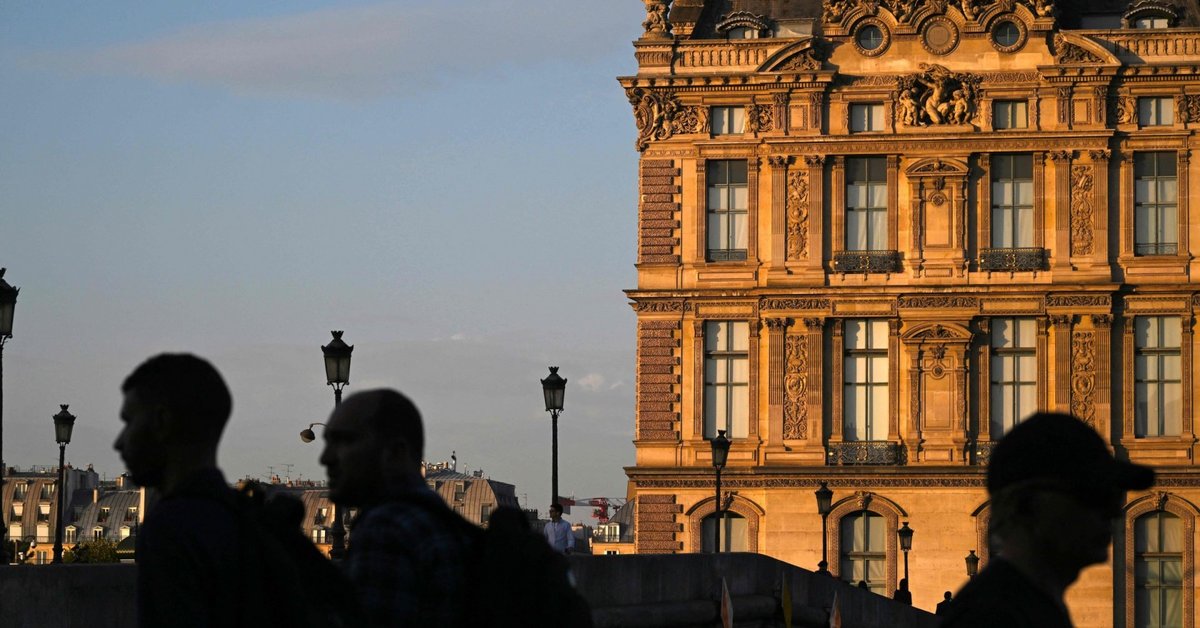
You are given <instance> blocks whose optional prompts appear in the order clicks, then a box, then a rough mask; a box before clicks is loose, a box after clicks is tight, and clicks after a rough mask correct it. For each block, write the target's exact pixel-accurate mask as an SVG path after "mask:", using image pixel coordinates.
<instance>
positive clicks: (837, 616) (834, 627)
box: [829, 591, 842, 628]
mask: <svg viewBox="0 0 1200 628" xmlns="http://www.w3.org/2000/svg"><path fill="white" fill-rule="evenodd" d="M829 628H842V611H841V609H839V608H838V601H837V591H834V592H833V606H832V607H830V609H829Z"/></svg>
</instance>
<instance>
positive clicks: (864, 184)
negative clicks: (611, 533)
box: [620, 0, 1200, 626]
mask: <svg viewBox="0 0 1200 628" xmlns="http://www.w3.org/2000/svg"><path fill="white" fill-rule="evenodd" d="M644 2H645V4H646V8H647V18H646V21H645V22H644V24H643V26H644V28H645V33H644V34H643V35H642V37H641V38H640V39H638V41H636V42H635V43H634V48H635V56H636V59H637V63H638V69H637V74H636V76H630V77H625V78H622V79H620V81H621V85H622V87H623V88H624V89H625V91H626V94H627V95H628V97H629V100H630V103H631V105H632V107H633V113H634V117H635V121H636V124H637V137H636V140H635V147H636V149H637V151H638V152H639V153H640V162H639V166H638V172H639V207H638V216H639V220H638V258H637V269H638V285H637V288H636V289H635V290H630V291H629V292H628V295H629V297H630V298H631V299H632V301H633V306H634V308H635V310H636V312H637V319H638V324H637V377H638V379H637V387H638V394H637V399H638V402H637V417H636V448H637V458H636V465H635V466H633V467H630V468H628V469H627V471H628V475H629V479H630V486H631V489H630V491H631V495H632V496H633V497H635V498H636V526H637V537H636V547H637V551H639V552H695V551H702V550H706V549H711V547H712V543H713V541H712V527H713V525H714V523H715V522H714V519H713V514H714V512H715V510H716V508H715V506H716V501H717V498H716V497H715V496H714V488H713V486H714V483H713V479H714V478H713V469H712V466H711V449H710V445H709V439H710V438H712V437H713V436H715V434H716V431H717V430H726V431H727V433H728V434H729V436H730V437H731V438H732V441H733V445H732V449H731V451H730V453H729V462H728V465H727V466H726V468H725V469H724V472H723V481H724V482H723V486H724V488H725V489H726V492H724V493H723V495H722V496H721V501H722V502H724V503H725V504H726V505H727V511H728V513H729V515H728V517H727V518H726V520H725V522H724V524H723V525H722V526H721V527H722V529H723V530H724V532H723V542H722V545H723V546H725V547H726V548H731V549H742V550H748V551H757V552H761V553H766V554H770V555H772V556H775V557H777V558H780V559H783V560H786V561H789V562H792V563H795V564H798V565H801V566H805V567H809V568H816V566H817V563H818V561H820V560H821V556H822V554H821V553H822V519H821V516H820V515H819V514H818V511H817V505H816V500H815V498H814V495H813V492H814V490H815V489H816V488H817V487H818V486H819V484H820V483H821V482H826V483H827V484H828V486H829V487H830V488H831V489H832V490H833V492H834V498H833V507H832V512H830V513H829V515H828V526H827V530H826V532H825V538H824V540H825V542H826V545H827V546H828V562H829V567H830V570H831V571H833V572H834V574H835V575H837V576H838V577H841V578H843V579H852V580H855V581H857V580H860V579H861V580H866V581H867V582H868V585H869V586H870V587H871V588H872V589H874V590H876V591H878V592H881V593H886V594H889V595H890V594H891V592H892V590H894V589H895V588H896V587H897V582H898V580H899V579H900V578H902V577H903V575H904V563H905V560H904V556H903V555H902V553H901V551H900V549H899V544H898V539H897V535H896V530H897V529H898V528H899V527H900V526H901V525H902V522H905V521H907V522H909V525H910V526H911V528H912V529H913V530H915V537H914V541H913V546H912V551H911V552H910V553H909V555H908V559H909V569H910V570H911V582H912V589H913V592H914V593H913V595H914V599H915V601H916V603H917V604H918V605H919V606H921V607H924V608H927V609H932V608H933V607H934V605H935V604H936V602H937V601H939V600H940V599H941V597H942V592H943V591H946V590H951V591H953V590H956V589H957V588H958V587H960V586H961V585H962V584H963V582H964V581H965V579H966V573H965V567H964V558H965V557H966V556H967V555H968V553H969V552H975V553H976V554H977V555H978V556H979V557H981V558H982V559H983V561H984V562H986V561H987V558H988V548H987V542H986V536H987V534H986V531H987V524H988V512H989V510H988V501H987V494H986V491H985V490H984V486H983V479H984V468H985V465H986V463H987V459H988V455H989V453H990V451H991V446H992V443H993V442H994V441H995V440H997V439H998V438H999V437H1000V436H1001V435H1002V434H1003V432H1004V431H1005V430H1006V429H1007V428H1009V427H1011V426H1012V425H1013V424H1014V423H1015V422H1017V421H1019V420H1020V419H1021V418H1022V417H1024V416H1027V415H1028V414H1029V413H1031V412H1033V411H1035V410H1037V409H1054V410H1061V411H1070V412H1073V413H1075V414H1077V415H1078V416H1080V417H1082V418H1084V419H1085V420H1086V421H1088V422H1089V423H1090V424H1091V425H1093V426H1095V428H1096V430H1097V431H1098V432H1099V433H1100V434H1101V435H1102V436H1103V437H1104V438H1105V440H1106V441H1107V442H1109V443H1110V444H1111V445H1112V447H1113V448H1114V450H1115V451H1116V453H1117V455H1118V456H1121V457H1126V458H1129V459H1132V460H1136V461H1139V462H1143V463H1146V464H1150V465H1154V466H1155V467H1156V468H1157V469H1158V471H1159V480H1158V483H1157V485H1156V486H1155V487H1153V488H1152V489H1151V490H1150V491H1147V492H1144V493H1136V494H1131V495H1129V498H1128V504H1127V507H1126V513H1125V516H1124V518H1123V520H1121V521H1119V522H1118V524H1117V534H1116V541H1115V544H1114V549H1113V554H1114V558H1113V560H1112V561H1111V562H1110V563H1109V564H1108V565H1105V566H1102V567H1096V568H1092V569H1089V570H1087V571H1085V572H1084V574H1083V577H1082V578H1081V580H1080V582H1078V583H1077V584H1076V586H1075V587H1074V588H1073V589H1072V591H1071V594H1070V597H1069V602H1070V604H1071V607H1072V613H1073V616H1074V618H1075V620H1076V622H1077V623H1078V624H1079V625H1081V626H1110V625H1118V626H1134V625H1179V626H1194V625H1195V624H1196V617H1197V608H1196V600H1195V598H1196V594H1195V590H1196V581H1195V576H1194V572H1195V565H1196V541H1197V532H1196V520H1197V517H1200V509H1198V507H1197V506H1198V505H1200V467H1197V466H1196V456H1197V453H1200V446H1198V444H1197V438H1196V434H1197V428H1196V425H1195V417H1196V410H1195V404H1194V403H1193V399H1194V398H1195V395H1196V394H1197V392H1200V387H1198V385H1197V384H1198V383H1200V378H1198V376H1197V375H1195V374H1194V368H1193V355H1194V354H1195V351H1194V349H1195V348H1196V345H1197V338H1196V335H1195V334H1194V333H1193V324H1194V320H1195V311H1196V309H1197V308H1200V283H1196V278H1197V273H1198V272H1200V259H1197V256H1196V253H1197V252H1200V207H1198V219H1197V221H1196V222H1195V223H1193V222H1192V221H1191V211H1190V202H1189V199H1190V197H1191V196H1192V194H1191V190H1192V189H1193V186H1192V185H1191V178H1190V176H1189V173H1190V170H1191V161H1190V155H1191V145H1192V144H1193V143H1198V145H1200V139H1197V138H1196V137H1195V130H1196V129H1197V128H1200V28H1197V24H1200V8H1198V7H1197V5H1196V2H1195V1H1194V0H1188V2H1187V3H1185V4H1182V5H1180V4H1169V3H1166V2H1161V1H1158V0H1142V1H1139V2H1134V3H1128V2H1107V1H1106V0H1099V1H1096V2H1083V1H1079V2H1075V3H1074V4H1065V3H1064V1H1063V0H1058V1H1056V0H1001V1H988V0H825V1H824V3H823V4H822V3H821V2H818V1H816V0H675V2H674V4H673V5H671V3H670V2H668V1H667V0H644ZM1197 189H1198V191H1200V186H1197ZM1193 233H1195V234H1196V237H1197V246H1196V247H1193V246H1192V245H1191V240H1192V234H1193ZM706 530H707V532H706Z"/></svg>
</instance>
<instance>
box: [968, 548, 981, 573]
mask: <svg viewBox="0 0 1200 628" xmlns="http://www.w3.org/2000/svg"><path fill="white" fill-rule="evenodd" d="M966 563H967V577H968V578H974V577H975V574H977V573H979V557H978V556H976V555H975V550H971V551H970V552H968V553H967V558H966Z"/></svg>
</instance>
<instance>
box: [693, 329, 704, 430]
mask: <svg viewBox="0 0 1200 628" xmlns="http://www.w3.org/2000/svg"><path fill="white" fill-rule="evenodd" d="M692 437H693V438H704V321H702V320H694V321H692Z"/></svg>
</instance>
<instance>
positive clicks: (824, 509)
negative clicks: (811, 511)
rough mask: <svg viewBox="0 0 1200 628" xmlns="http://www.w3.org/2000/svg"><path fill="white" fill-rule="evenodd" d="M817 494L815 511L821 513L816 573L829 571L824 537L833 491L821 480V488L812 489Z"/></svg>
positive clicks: (831, 505) (831, 509)
mask: <svg viewBox="0 0 1200 628" xmlns="http://www.w3.org/2000/svg"><path fill="white" fill-rule="evenodd" d="M813 494H814V495H816V496H817V512H819V513H821V562H819V563H817V573H829V562H828V560H827V559H828V558H829V556H828V552H829V542H828V540H827V539H826V537H827V536H828V534H826V532H827V529H826V522H827V521H828V520H829V513H830V512H831V511H833V491H831V490H829V486H828V485H827V484H825V483H824V482H821V488H818V489H817V490H815V491H813Z"/></svg>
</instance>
